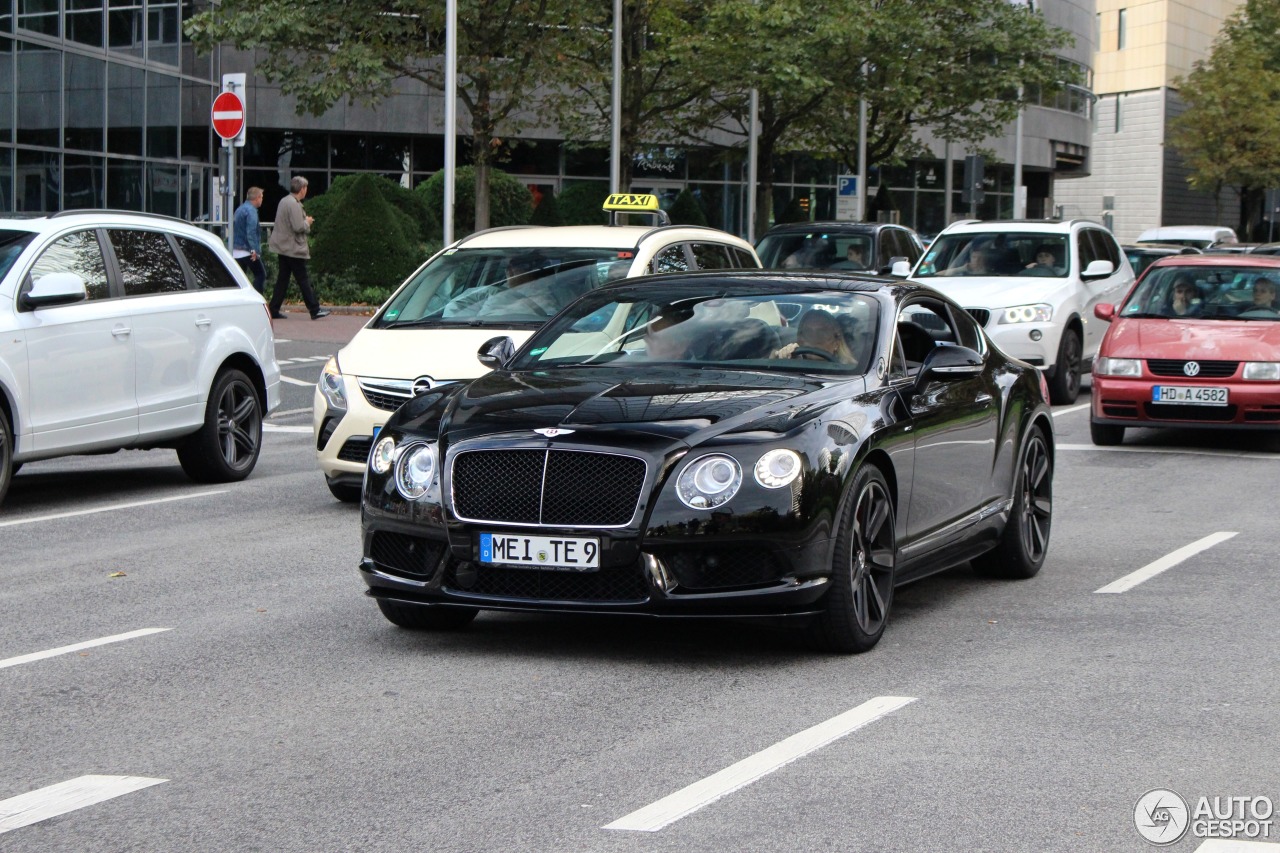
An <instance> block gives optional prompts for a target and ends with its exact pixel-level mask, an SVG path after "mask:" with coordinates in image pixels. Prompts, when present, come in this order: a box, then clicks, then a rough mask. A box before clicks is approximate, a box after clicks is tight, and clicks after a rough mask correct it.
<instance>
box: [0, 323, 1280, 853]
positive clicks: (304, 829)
mask: <svg viewBox="0 0 1280 853" xmlns="http://www.w3.org/2000/svg"><path fill="white" fill-rule="evenodd" d="M330 320H334V321H335V322H333V323H330V322H329V321H330ZM344 323H346V324H349V325H352V326H353V327H354V326H356V325H358V324H359V321H358V320H353V319H352V318H342V317H338V316H337V315H335V316H334V317H333V318H326V319H325V320H323V321H318V322H315V323H311V322H310V321H308V320H306V318H305V316H303V317H302V318H301V319H300V320H294V319H290V320H287V321H284V322H282V323H281V324H279V325H278V326H277V335H278V336H279V337H280V338H281V339H282V341H281V343H280V344H279V353H280V357H281V359H282V360H285V363H284V367H285V370H286V374H287V375H288V376H289V377H290V378H292V379H295V380H297V382H298V383H300V384H289V386H288V387H287V388H286V391H285V401H284V404H283V405H282V406H281V408H280V411H279V413H278V414H276V415H274V416H273V417H272V418H271V419H270V421H269V423H270V425H271V426H270V430H269V431H268V432H267V434H266V440H265V447H264V451H263V455H262V458H261V461H260V462H259V465H258V468H257V470H256V471H255V473H254V474H253V476H252V477H250V478H249V479H248V480H247V481H245V482H243V483H239V484H233V485H230V486H212V487H211V486H198V485H193V484H192V483H190V482H189V481H187V480H186V479H185V478H184V476H183V475H182V473H181V471H180V469H179V468H178V466H177V462H176V458H175V457H174V455H173V454H172V453H171V452H169V451H156V452H151V453H141V452H129V453H120V454H114V455H110V456H94V457H78V458H73V459H65V460H56V461H50V462H42V463H36V464H32V465H29V466H27V467H25V468H24V469H23V470H22V472H21V473H20V474H19V475H18V476H17V477H16V478H15V480H14V483H13V486H12V488H11V490H10V494H9V497H8V499H7V501H6V504H5V506H4V508H3V510H0V850H3V851H4V853H28V851H170V850H173V851H257V850H261V851H273V853H275V851H321V850H324V851H338V850H380V851H381V850H388V851H401V850H411V849H412V850H431V851H504V853H505V851H610V852H612V851H619V853H631V851H643V853H650V851H726V850H729V851H763V850H768V851H775V850H776V851H821V850H831V851H960V850H964V851H1019V853H1021V852H1022V851H1056V850H1063V851H1112V850H1116V851H1123V850H1134V851H1137V850H1144V849H1150V845H1148V844H1147V843H1146V842H1145V841H1143V840H1142V838H1141V837H1140V836H1139V834H1138V832H1137V830H1136V829H1135V825H1134V808H1135V804H1136V803H1137V802H1138V800H1139V798H1140V797H1142V795H1143V794H1145V793H1146V792H1148V791H1150V790H1152V789H1157V788H1166V789H1170V790H1172V791H1173V792H1177V793H1179V794H1180V795H1181V796H1182V797H1183V798H1185V800H1186V801H1187V803H1188V804H1189V807H1190V809H1192V810H1194V809H1195V808H1196V803H1197V800H1198V798H1199V797H1201V796H1206V797H1215V796H1217V797H1231V796H1238V797H1257V796H1267V797H1269V798H1270V800H1271V801H1272V802H1275V801H1277V800H1280V782H1278V775H1277V770H1276V768H1277V767H1280V739H1277V738H1276V736H1275V733H1274V732H1275V721H1276V719H1277V710H1276V709H1277V707H1278V706H1280V682H1278V680H1277V678H1276V672H1277V671H1278V666H1277V665H1278V663H1280V661H1278V658H1280V654H1278V653H1277V648H1278V644H1277V642H1276V637H1277V636H1278V634H1280V632H1278V630H1277V628H1278V625H1277V623H1278V622H1280V619H1278V617H1277V613H1280V591H1278V590H1280V586H1278V585H1277V584H1276V562H1275V557H1274V554H1275V550H1276V527H1277V521H1276V519H1277V513H1280V507H1277V502H1276V489H1275V486H1274V484H1275V482H1276V477H1277V474H1280V453H1276V452H1273V451H1274V450H1275V449H1276V447H1275V445H1274V444H1273V443H1270V442H1269V441H1267V440H1264V439H1262V438H1260V437H1256V436H1255V437H1250V436H1244V437H1241V436H1233V435H1222V434H1219V433H1181V434H1172V435H1165V434H1159V433H1137V434H1134V435H1133V436H1132V437H1131V438H1130V439H1129V440H1128V441H1126V443H1125V445H1124V446H1123V447H1122V448H1119V449H1106V450H1103V449H1095V448H1093V447H1092V446H1091V445H1090V444H1089V438H1088V421H1087V410H1086V408H1084V407H1083V405H1082V404H1084V403H1085V402H1086V401H1087V396H1086V397H1082V398H1081V401H1080V403H1081V405H1077V406H1075V407H1068V408H1064V409H1059V410H1058V411H1057V413H1056V415H1057V417H1056V419H1055V423H1056V429H1057V434H1056V440H1057V442H1058V456H1057V461H1058V466H1057V474H1056V478H1055V492H1056V495H1055V516H1054V528H1053V534H1052V541H1051V546H1050V553H1049V558H1048V562H1047V563H1046V565H1045V567H1044V570H1043V571H1042V572H1041V574H1040V575H1039V576H1038V577H1036V578H1035V579H1033V580H1030V581H1023V582H993V581H988V580H984V579H980V578H977V577H975V576H974V575H973V573H972V572H971V571H970V570H969V569H968V568H967V567H961V568H958V569H955V570H953V571H950V572H947V573H945V574H943V575H940V576H936V577H934V578H931V579H928V580H926V581H923V582H920V583H918V584H915V585H913V586H910V587H907V588H905V589H902V590H899V592H898V595H897V599H896V601H895V605H894V613H893V615H892V621H891V624H890V626H889V628H888V631H887V633H886V635H885V637H884V639H883V641H882V642H881V643H880V645H879V646H878V647H877V648H876V649H875V650H874V651H873V652H871V653H869V654H866V655H861V656H856V657H837V656H829V655H821V654H815V653H813V652H810V651H808V650H806V649H805V647H804V646H803V645H802V644H800V643H798V642H796V641H795V639H794V638H793V637H792V636H790V635H788V634H786V633H784V632H781V631H778V630H771V629H767V628H761V627H752V626H743V625H733V624H729V625H726V624H720V623H700V622H691V623H674V624H673V623H667V622H658V623H655V622H616V621H607V620H594V619H592V620H582V619H569V618H557V617H534V616H521V615H495V614H482V615H481V616H480V617H479V618H478V619H477V620H476V622H475V623H473V625H472V626H471V627H470V628H469V629H467V630H466V631H463V632H460V633H455V634H436V635H432V634H414V633H411V632H406V631H402V630H399V629H396V628H394V627H393V626H391V625H390V624H389V623H387V622H386V621H384V620H383V619H382V617H381V616H380V615H379V613H378V611H377V609H376V607H375V606H374V605H373V603H372V602H371V601H369V600H368V599H367V598H365V597H364V596H363V594H362V592H363V588H364V586H363V584H362V583H361V582H360V580H359V579H358V577H357V574H356V568H355V567H356V563H357V560H358V558H359V522H358V514H357V511H356V510H355V508H354V507H351V506H348V505H343V504H339V503H337V502H336V501H334V500H333V499H332V498H331V496H330V495H329V493H328V491H327V490H326V489H325V487H324V484H323V482H322V479H321V476H320V474H319V473H318V472H317V470H316V468H315V464H314V457H313V452H312V449H311V437H310V430H309V423H310V417H309V407H310V400H311V396H310V394H311V391H310V389H309V388H308V387H307V385H308V384H309V383H311V382H314V380H315V377H316V375H317V374H318V372H319V370H320V367H321V365H322V364H323V361H324V359H325V358H326V357H327V356H328V355H329V354H331V353H332V352H334V351H335V350H336V348H337V346H338V345H339V343H340V341H341V339H342V336H343V334H349V333H350V332H345V333H344V332H343V331H342V329H343V326H342V324H344ZM351 331H354V328H352V329H351ZM69 513H80V514H75V515H69ZM1227 533H1232V534H1234V535H1232V536H1229V537H1228V536H1226V535H1225V534H1227ZM1214 534H1223V535H1222V536H1219V537H1217V538H1216V540H1208V539H1206V538H1207V537H1211V536H1213V535H1214ZM1217 540H1220V541H1217ZM1206 542H1213V544H1209V545H1207V547H1204V548H1203V550H1199V551H1198V552H1197V553H1193V554H1188V555H1187V556H1185V559H1183V560H1181V561H1178V562H1176V563H1175V564H1173V565H1171V566H1170V567H1169V568H1167V570H1165V571H1163V572H1160V573H1158V574H1155V575H1154V576H1152V577H1150V578H1148V579H1146V580H1142V581H1141V582H1139V583H1137V584H1136V585H1133V586H1132V587H1131V588H1129V589H1127V590H1126V591H1123V592H1103V593H1100V592H1098V590H1099V589H1102V588H1104V587H1106V586H1108V585H1109V584H1113V582H1116V581H1118V580H1120V579H1121V578H1125V577H1126V576H1129V575H1130V574H1131V573H1133V572H1135V571H1137V570H1139V569H1142V568H1143V567H1147V566H1150V565H1151V564H1153V563H1155V562H1156V561H1159V560H1160V559H1161V558H1163V557H1166V556H1167V555H1170V554H1172V553H1174V552H1178V551H1179V550H1180V549H1185V548H1186V547H1187V546H1190V545H1192V544H1193V543H1201V545H1202V546H1203V545H1205V543H1206ZM1184 553H1185V552H1184ZM1166 562H1169V561H1166ZM144 629H162V630H159V631H155V632H153V633H147V634H142V635H138V636H132V637H127V638H120V639H116V640H115V641H113V642H109V643H105V644H101V645H93V646H89V647H85V648H78V649H73V650H71V651H65V652H62V653H58V654H52V655H49V656H40V655H39V654H38V653H42V652H51V651H53V650H59V649H62V648H64V647H66V646H69V645H73V644H80V643H86V642H88V641H95V640H101V639H103V638H119V637H120V636H121V635H127V634H129V633H130V632H136V631H142V630H144ZM881 697H899V698H897V699H882V698H881ZM907 700H910V701H907ZM868 703H870V704H868ZM851 711H852V712H853V714H852V715H850V716H852V717H855V718H857V719H850V717H849V716H846V717H842V716H841V715H845V714H846V713H847V712H851ZM877 713H878V716H877ZM859 723H861V724H859ZM823 724H825V725H826V728H825V729H822V728H819V729H817V730H816V731H815V730H814V728H815V727H819V726H822V725H823ZM802 733H806V734H802ZM796 736H801V737H796ZM722 771H728V774H726V773H724V772H722ZM726 775H728V776H731V777H732V778H728V779H726V778H725V777H726ZM82 777H91V778H90V779H88V780H84V779H83V778H82ZM92 777H126V779H125V781H119V780H113V779H110V778H106V779H104V778H92ZM73 780H79V781H78V782H76V787H77V792H76V793H75V794H74V795H68V796H72V799H70V800H68V801H66V802H65V803H63V805H61V806H58V805H51V803H57V802H62V801H59V800H58V799H57V797H56V791H57V790H60V789H55V790H54V792H49V791H48V790H47V789H50V788H52V786H57V785H61V784H64V783H70V782H72V781H73ZM113 786H114V787H113ZM76 796H78V797H79V799H74V797H76ZM94 800H97V801H96V802H94ZM655 804H657V805H656V806H655ZM76 806H79V807H76ZM651 806H652V807H654V808H649V807H651ZM59 808H61V809H62V811H61V812H60V813H58V814H56V815H54V816H49V817H46V818H45V819H42V820H36V821H35V822H32V823H30V824H29V825H25V826H20V827H17V828H11V829H7V828H6V827H7V826H12V825H13V824H15V823H21V822H22V821H21V820H20V819H19V818H17V817H15V815H17V814H20V813H26V814H27V815H28V817H39V816H40V814H39V813H38V810H40V809H45V810H49V811H57V810H58V809H59ZM30 809H35V810H37V811H26V812H24V810H30ZM655 814H656V816H655ZM664 821H665V823H664ZM615 823H616V824H618V825H622V826H627V827H632V828H605V827H607V826H609V825H610V824H615ZM659 824H661V827H660V828H659V827H658V825H659ZM1276 824H1280V817H1276V818H1272V819H1271V821H1269V822H1268V828H1270V829H1271V830H1272V835H1273V836H1275V835H1280V826H1277V825H1276ZM1259 840H1263V841H1266V840H1270V841H1271V842H1273V843H1275V846H1268V847H1263V848H1257V849H1258V851H1259V853H1280V843H1277V842H1280V837H1273V838H1270V839H1266V838H1262V839H1259ZM1202 843H1203V842H1202V839H1199V838H1194V837H1192V835H1191V833H1188V835H1187V837H1186V838H1185V839H1184V840H1182V841H1181V842H1179V843H1176V844H1173V845H1171V846H1170V847H1168V848H1166V849H1171V850H1179V851H1191V850H1197V849H1200V850H1203V851H1206V853H1208V851H1213V850H1217V849H1221V850H1223V851H1225V850H1226V849H1228V848H1225V847H1221V848H1219V847H1215V846H1214V845H1213V844H1212V843H1209V844H1205V845H1204V846H1201V845H1202ZM1241 849H1242V850H1243V849H1244V848H1241ZM1251 853H1252V851H1251Z"/></svg>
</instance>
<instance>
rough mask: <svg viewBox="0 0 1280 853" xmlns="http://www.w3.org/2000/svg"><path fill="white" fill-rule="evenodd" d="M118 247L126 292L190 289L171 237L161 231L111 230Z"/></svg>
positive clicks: (140, 292)
mask: <svg viewBox="0 0 1280 853" xmlns="http://www.w3.org/2000/svg"><path fill="white" fill-rule="evenodd" d="M107 236H108V237H109V238H110V239H111V245H112V246H113V247H114V248H115V250H116V262H117V263H118V264H119V265H120V279H121V282H122V283H123V284H124V295H125V296H145V295H147V294H150V293H173V292H177V291H184V290H186V289H187V279H186V276H184V275H183V273H182V267H181V266H180V265H179V264H178V256H177V255H175V254H174V253H173V247H172V246H170V245H169V238H168V237H167V236H166V235H164V234H161V233H160V232H159V231H123V230H116V229H112V230H109V231H108V232H107Z"/></svg>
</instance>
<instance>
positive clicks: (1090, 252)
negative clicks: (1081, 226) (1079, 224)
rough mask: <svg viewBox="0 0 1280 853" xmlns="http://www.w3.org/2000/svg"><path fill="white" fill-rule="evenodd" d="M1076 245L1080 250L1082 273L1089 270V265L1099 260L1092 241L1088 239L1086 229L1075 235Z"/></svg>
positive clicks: (1095, 246)
mask: <svg viewBox="0 0 1280 853" xmlns="http://www.w3.org/2000/svg"><path fill="white" fill-rule="evenodd" d="M1076 245H1077V246H1078V247H1079V250H1080V270H1081V271H1082V272H1083V271H1084V270H1086V269H1088V268H1089V264H1091V263H1093V262H1094V261H1096V260H1098V259H1099V258H1100V256H1099V254H1098V247H1097V245H1096V244H1095V243H1094V242H1093V240H1091V239H1089V230H1088V229H1085V230H1084V231H1080V232H1078V233H1077V234H1076Z"/></svg>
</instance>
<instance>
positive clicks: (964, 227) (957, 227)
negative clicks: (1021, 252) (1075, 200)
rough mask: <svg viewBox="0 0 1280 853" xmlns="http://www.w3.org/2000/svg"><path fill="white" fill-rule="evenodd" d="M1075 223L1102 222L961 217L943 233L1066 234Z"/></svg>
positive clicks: (1090, 223) (1089, 222) (1091, 223)
mask: <svg viewBox="0 0 1280 853" xmlns="http://www.w3.org/2000/svg"><path fill="white" fill-rule="evenodd" d="M1076 225H1091V226H1094V227H1095V228H1101V227H1102V224H1101V223H1099V222H1094V221H1093V220H1092V219H992V220H978V219H963V220H960V221H959V222H953V223H951V224H950V225H948V226H947V227H946V228H944V229H943V230H942V231H941V232H940V233H939V234H938V236H939V237H941V236H942V235H943V234H985V233H990V232H992V231H1017V232H1020V233H1023V234H1026V233H1032V234H1068V233H1070V232H1071V229H1072V228H1074V227H1075V226H1076Z"/></svg>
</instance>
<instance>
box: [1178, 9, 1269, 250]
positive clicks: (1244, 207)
mask: <svg viewBox="0 0 1280 853" xmlns="http://www.w3.org/2000/svg"><path fill="white" fill-rule="evenodd" d="M1278 29H1280V7H1277V4H1276V3H1274V2H1270V0H1248V2H1246V3H1245V4H1244V5H1243V6H1241V7H1240V8H1239V9H1237V10H1236V12H1235V13H1233V14H1232V15H1231V16H1230V17H1229V18H1227V21H1226V23H1225V24H1224V25H1223V28H1222V32H1220V33H1219V34H1218V38H1217V40H1216V41H1215V42H1214V44H1213V49H1212V51H1211V52H1210V54H1209V57H1208V59H1206V60H1204V61H1201V62H1197V63H1196V64H1195V65H1194V66H1193V68H1192V71H1191V73H1190V74H1188V75H1187V76H1186V77H1185V78H1182V79H1180V80H1175V81H1174V85H1175V86H1176V87H1177V88H1178V89H1179V94H1180V95H1181V96H1182V98H1183V100H1184V101H1186V103H1187V109H1186V111H1185V112H1184V113H1183V114H1182V115H1180V116H1178V117H1177V118H1175V119H1173V120H1172V121H1171V122H1170V125H1169V142H1170V145H1171V147H1172V148H1173V149H1174V150H1175V151H1176V152H1177V153H1178V154H1179V155H1180V156H1181V157H1182V158H1183V161H1184V162H1185V163H1186V165H1187V167H1188V168H1189V169H1190V170H1191V173H1190V175H1189V176H1188V178H1187V180H1188V183H1189V184H1190V185H1191V187H1192V188H1193V189H1196V190H1204V191H1208V192H1210V193H1212V194H1213V195H1214V198H1215V200H1216V199H1217V197H1218V196H1219V195H1220V193H1221V190H1222V189H1224V188H1226V187H1231V188H1232V189H1234V190H1235V191H1236V193H1237V195H1238V197H1239V200H1240V210H1239V222H1238V230H1239V233H1240V234H1241V235H1247V234H1249V233H1250V231H1251V226H1252V225H1254V224H1255V223H1258V222H1260V221H1261V218H1262V206H1263V201H1264V197H1265V190H1266V188H1267V187H1274V186H1280V109H1277V106H1276V105H1277V104H1280V46H1277V44H1276V40H1275V33H1276V32H1277V30H1278ZM1218 216H1219V217H1221V212H1220V211H1219V213H1218ZM1246 239H1248V238H1247V237H1246Z"/></svg>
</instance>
